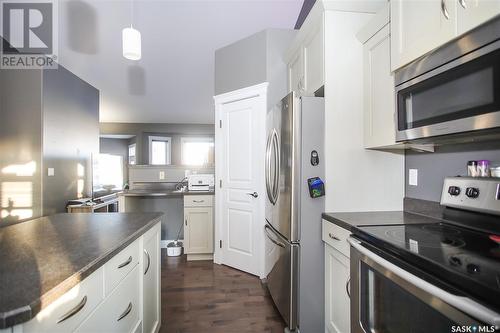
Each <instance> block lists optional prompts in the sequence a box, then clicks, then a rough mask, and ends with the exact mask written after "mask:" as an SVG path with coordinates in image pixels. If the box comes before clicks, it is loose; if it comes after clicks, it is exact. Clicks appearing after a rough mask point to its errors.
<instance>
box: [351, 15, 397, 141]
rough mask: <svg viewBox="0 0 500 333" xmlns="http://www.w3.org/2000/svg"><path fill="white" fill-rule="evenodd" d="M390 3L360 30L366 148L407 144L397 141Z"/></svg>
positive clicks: (364, 139) (358, 35) (358, 36)
mask: <svg viewBox="0 0 500 333" xmlns="http://www.w3.org/2000/svg"><path fill="white" fill-rule="evenodd" d="M389 22H390V19H389V6H388V5H387V6H386V7H385V8H383V9H382V10H381V11H380V12H378V13H377V15H375V17H373V19H372V20H370V22H369V23H368V24H367V25H366V26H365V27H364V28H363V29H361V31H359V32H358V34H357V38H358V40H359V41H360V42H361V43H363V111H364V112H363V121H364V124H363V125H364V126H363V130H364V131H363V134H364V135H363V144H364V147H365V148H385V149H387V148H404V145H401V144H397V143H396V127H395V112H396V105H395V104H396V103H395V91H394V76H393V74H392V72H391V41H390V37H391V34H390V27H389Z"/></svg>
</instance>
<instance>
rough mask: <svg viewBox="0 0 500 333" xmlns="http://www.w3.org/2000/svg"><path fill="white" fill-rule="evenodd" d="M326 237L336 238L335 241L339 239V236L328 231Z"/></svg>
mask: <svg viewBox="0 0 500 333" xmlns="http://www.w3.org/2000/svg"><path fill="white" fill-rule="evenodd" d="M328 237H330V238H331V239H333V240H336V241H340V238H338V237H337V236H335V235H334V234H332V233H331V232H330V233H328Z"/></svg>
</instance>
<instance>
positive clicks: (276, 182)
mask: <svg viewBox="0 0 500 333" xmlns="http://www.w3.org/2000/svg"><path fill="white" fill-rule="evenodd" d="M273 135H274V147H275V148H274V163H275V164H274V165H275V168H274V179H273V201H274V203H276V202H278V195H279V179H280V168H281V161H280V157H281V147H280V143H279V138H278V132H276V130H274V132H273Z"/></svg>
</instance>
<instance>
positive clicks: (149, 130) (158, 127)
mask: <svg viewBox="0 0 500 333" xmlns="http://www.w3.org/2000/svg"><path fill="white" fill-rule="evenodd" d="M100 133H101V135H106V134H109V135H120V134H121V135H135V140H136V149H137V151H136V158H137V164H148V162H149V161H148V159H149V147H148V145H149V141H148V137H149V136H150V135H154V136H157V135H159V136H169V137H171V138H172V160H171V162H172V164H174V165H175V164H180V163H181V152H180V138H181V137H186V136H200V137H204V136H208V137H213V136H214V135H215V127H214V125H213V124H207V125H204V124H201V125H200V124H147V123H101V124H100Z"/></svg>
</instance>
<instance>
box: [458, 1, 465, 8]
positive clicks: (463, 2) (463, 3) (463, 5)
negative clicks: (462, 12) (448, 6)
mask: <svg viewBox="0 0 500 333" xmlns="http://www.w3.org/2000/svg"><path fill="white" fill-rule="evenodd" d="M458 3H459V4H460V6H462V7H463V9H467V2H465V0H458Z"/></svg>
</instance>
